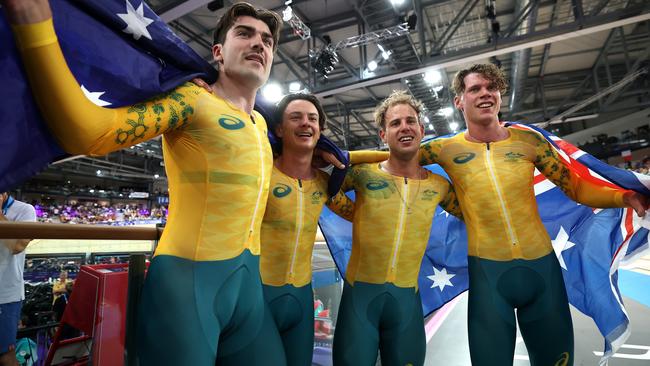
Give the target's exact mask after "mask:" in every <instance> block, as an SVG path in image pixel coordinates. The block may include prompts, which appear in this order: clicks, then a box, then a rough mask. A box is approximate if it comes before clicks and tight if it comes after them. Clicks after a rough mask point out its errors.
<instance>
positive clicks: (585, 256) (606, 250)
mask: <svg viewBox="0 0 650 366" xmlns="http://www.w3.org/2000/svg"><path fill="white" fill-rule="evenodd" d="M511 128H522V129H534V130H536V131H538V132H540V133H542V134H543V135H544V137H546V139H547V140H548V141H549V142H550V143H551V144H552V145H553V147H554V148H555V149H556V150H557V151H558V154H559V155H560V157H561V158H562V159H564V160H565V161H566V162H567V164H568V165H569V167H570V169H573V170H574V171H576V172H578V173H579V174H580V177H581V179H587V180H590V181H592V182H596V183H598V184H601V185H605V186H610V187H621V188H626V189H632V190H635V191H638V192H640V193H643V194H645V195H650V191H649V190H648V187H650V177H647V176H644V175H641V174H637V173H634V172H630V171H625V170H621V169H617V168H614V167H612V166H609V165H607V164H604V163H602V162H601V161H599V160H598V159H596V158H594V157H593V156H591V155H589V154H587V153H585V152H584V151H582V150H580V149H578V148H576V147H575V146H573V145H571V144H569V143H567V142H565V141H563V140H562V139H560V138H558V137H557V136H553V135H551V134H549V133H548V132H546V131H544V130H541V129H538V128H536V127H532V126H525V125H520V124H512V127H511ZM427 168H429V169H430V170H432V171H433V172H434V173H437V174H440V175H443V176H447V175H446V173H445V172H444V170H442V168H441V167H440V166H439V165H431V166H428V167H427ZM534 182H535V187H534V188H535V195H536V197H537V205H538V207H539V213H540V215H541V218H542V221H543V222H544V225H545V226H546V229H547V230H548V233H549V236H550V237H551V239H552V244H553V249H554V251H555V255H556V256H557V258H558V261H559V262H560V266H561V267H562V274H563V276H564V283H565V285H566V289H567V293H568V296H569V301H570V303H571V304H572V305H573V306H574V307H576V308H577V309H579V310H580V311H581V312H583V313H584V314H586V315H588V316H590V317H591V318H592V319H593V320H594V321H595V323H596V325H597V326H598V329H599V330H600V332H601V334H602V335H603V337H604V338H605V352H604V356H603V358H602V359H601V363H604V362H606V360H607V359H608V358H609V357H611V356H612V355H613V354H614V353H615V352H616V350H617V349H618V348H619V347H620V346H621V345H622V344H623V343H624V342H625V340H626V339H627V338H628V337H629V335H630V329H629V319H628V316H627V313H626V311H625V307H624V304H623V298H622V297H621V294H620V292H619V290H618V272H617V270H618V267H619V265H621V264H625V262H628V261H631V260H633V259H634V258H635V257H636V256H638V255H641V253H642V252H644V251H647V250H648V248H649V245H648V229H647V227H650V225H648V224H647V223H646V222H644V221H642V220H641V219H640V218H639V217H638V216H636V213H634V211H633V210H632V209H629V208H626V209H593V208H590V207H586V206H583V205H580V204H578V203H576V202H574V201H572V200H571V199H570V198H568V197H567V196H566V195H565V194H564V193H563V192H562V191H561V190H560V189H559V188H557V187H556V186H555V185H554V184H553V183H552V182H550V181H549V180H547V179H546V178H545V177H544V176H543V175H542V174H540V173H539V172H538V171H535V179H534ZM320 225H321V230H322V231H323V235H324V236H325V239H326V241H327V244H328V245H329V248H330V251H331V253H332V257H333V258H334V261H335V263H336V265H337V267H338V268H339V270H340V271H341V273H342V274H343V275H344V276H345V268H346V267H347V263H348V260H349V258H350V252H351V249H352V225H351V224H350V223H349V222H347V221H345V220H343V219H341V218H339V217H338V216H336V215H335V214H334V213H332V212H331V211H329V210H328V209H327V208H325V209H324V210H323V214H322V215H321V218H320ZM431 233H432V235H431V236H430V238H429V242H428V244H427V249H426V252H425V255H424V258H423V260H422V264H421V267H420V275H419V279H418V286H419V288H420V295H421V297H422V308H423V312H424V314H425V316H426V315H428V314H430V313H431V312H433V311H434V310H436V309H438V308H440V307H441V306H442V305H444V304H445V303H447V302H448V301H450V300H452V299H453V298H454V297H456V296H458V295H459V294H461V293H462V292H464V291H466V290H467V286H468V272H467V232H466V231H465V224H464V223H463V222H462V221H460V220H458V219H457V218H455V217H454V216H452V215H449V214H448V213H447V212H445V211H443V210H442V209H441V208H440V207H438V208H437V210H436V214H435V216H434V220H433V225H432V227H431Z"/></svg>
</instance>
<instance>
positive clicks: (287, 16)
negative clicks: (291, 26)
mask: <svg viewBox="0 0 650 366" xmlns="http://www.w3.org/2000/svg"><path fill="white" fill-rule="evenodd" d="M292 17H293V10H291V7H290V6H287V7H286V8H285V9H284V10H282V20H284V21H285V22H288V21H290V20H291V18H292Z"/></svg>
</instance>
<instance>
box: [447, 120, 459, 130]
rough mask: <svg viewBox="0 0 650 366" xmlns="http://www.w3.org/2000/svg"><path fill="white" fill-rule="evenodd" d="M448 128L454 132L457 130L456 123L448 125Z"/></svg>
mask: <svg viewBox="0 0 650 366" xmlns="http://www.w3.org/2000/svg"><path fill="white" fill-rule="evenodd" d="M449 128H451V130H452V131H456V130H457V129H458V122H451V123H449Z"/></svg>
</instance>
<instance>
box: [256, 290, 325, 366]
mask: <svg viewBox="0 0 650 366" xmlns="http://www.w3.org/2000/svg"><path fill="white" fill-rule="evenodd" d="M263 288H264V298H265V299H266V302H267V303H268V304H269V309H270V310H271V315H272V316H273V320H274V321H275V325H276V326H277V328H278V331H279V332H280V338H282V344H283V346H284V353H285V355H286V357H287V365H288V366H310V365H311V361H312V355H313V352H314V293H313V292H312V289H311V284H309V285H306V286H302V287H294V286H292V285H284V286H270V285H263Z"/></svg>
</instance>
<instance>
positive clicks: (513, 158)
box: [505, 151, 525, 163]
mask: <svg viewBox="0 0 650 366" xmlns="http://www.w3.org/2000/svg"><path fill="white" fill-rule="evenodd" d="M524 156H525V155H524V154H520V153H517V152H512V151H510V152H507V153H506V154H505V161H507V162H508V163H516V162H518V161H519V160H521V158H523V157H524Z"/></svg>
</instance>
